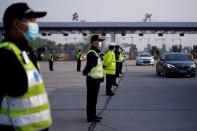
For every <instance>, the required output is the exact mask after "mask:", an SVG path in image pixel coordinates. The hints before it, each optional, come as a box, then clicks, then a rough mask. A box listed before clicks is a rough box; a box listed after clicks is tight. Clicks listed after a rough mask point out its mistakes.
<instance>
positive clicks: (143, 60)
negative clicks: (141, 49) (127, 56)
mask: <svg viewBox="0 0 197 131" xmlns="http://www.w3.org/2000/svg"><path fill="white" fill-rule="evenodd" d="M154 64H155V60H154V58H153V56H151V54H150V53H139V54H138V56H137V57H136V65H154Z"/></svg>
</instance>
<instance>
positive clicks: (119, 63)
mask: <svg viewBox="0 0 197 131" xmlns="http://www.w3.org/2000/svg"><path fill="white" fill-rule="evenodd" d="M120 66H121V62H116V77H119V75H120Z"/></svg>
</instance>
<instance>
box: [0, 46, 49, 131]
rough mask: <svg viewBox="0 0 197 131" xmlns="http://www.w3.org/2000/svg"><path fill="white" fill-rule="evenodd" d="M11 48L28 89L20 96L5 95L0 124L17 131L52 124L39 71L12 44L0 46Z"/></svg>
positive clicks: (0, 108)
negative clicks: (24, 73)
mask: <svg viewBox="0 0 197 131" xmlns="http://www.w3.org/2000/svg"><path fill="white" fill-rule="evenodd" d="M4 47H9V48H11V49H12V51H13V52H14V54H15V55H16V57H17V58H18V60H19V61H20V63H21V65H22V66H23V68H24V70H25V71H26V74H27V78H28V90H27V92H26V93H25V94H24V95H22V96H20V97H10V96H5V97H4V98H3V101H2V103H1V107H0V124H2V125H10V126H14V127H15V129H16V130H17V131H35V130H41V129H45V128H47V127H49V126H50V125H51V124H52V119H51V113H50V105H49V102H48V97H47V94H46V91H45V85H44V84H43V81H42V78H41V76H40V73H39V72H38V70H37V69H36V67H35V66H34V65H33V63H32V62H31V60H29V59H28V57H27V58H25V59H28V60H26V61H28V63H25V62H24V56H23V55H22V51H20V50H19V49H18V48H17V47H16V46H15V45H14V44H12V43H9V42H5V43H1V44H0V48H4ZM23 54H24V52H23Z"/></svg>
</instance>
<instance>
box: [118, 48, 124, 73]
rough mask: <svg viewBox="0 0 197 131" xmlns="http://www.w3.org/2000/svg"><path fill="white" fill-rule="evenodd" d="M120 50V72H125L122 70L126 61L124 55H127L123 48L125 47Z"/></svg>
mask: <svg viewBox="0 0 197 131" xmlns="http://www.w3.org/2000/svg"><path fill="white" fill-rule="evenodd" d="M119 50H120V56H119V60H120V62H121V63H120V74H123V72H122V67H123V63H124V59H125V58H124V57H125V55H124V50H123V48H121V47H120V48H119Z"/></svg>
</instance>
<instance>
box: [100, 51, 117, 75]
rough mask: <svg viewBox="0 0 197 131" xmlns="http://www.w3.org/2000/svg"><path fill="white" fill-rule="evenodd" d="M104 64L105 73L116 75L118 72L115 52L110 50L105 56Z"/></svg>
mask: <svg viewBox="0 0 197 131" xmlns="http://www.w3.org/2000/svg"><path fill="white" fill-rule="evenodd" d="M103 65H104V66H105V68H104V72H105V74H110V75H115V73H116V58H115V53H114V52H113V51H112V50H109V51H108V52H107V53H106V54H105V55H104V57H103Z"/></svg>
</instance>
